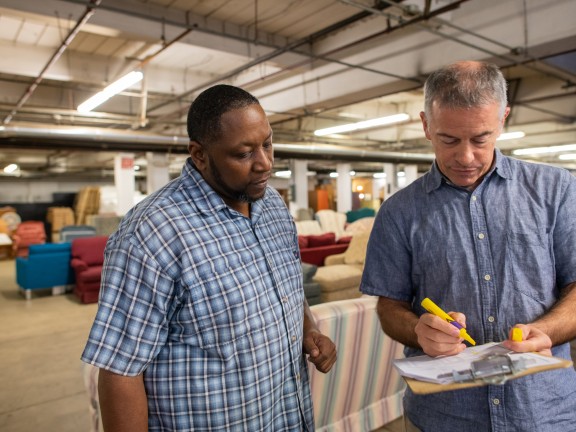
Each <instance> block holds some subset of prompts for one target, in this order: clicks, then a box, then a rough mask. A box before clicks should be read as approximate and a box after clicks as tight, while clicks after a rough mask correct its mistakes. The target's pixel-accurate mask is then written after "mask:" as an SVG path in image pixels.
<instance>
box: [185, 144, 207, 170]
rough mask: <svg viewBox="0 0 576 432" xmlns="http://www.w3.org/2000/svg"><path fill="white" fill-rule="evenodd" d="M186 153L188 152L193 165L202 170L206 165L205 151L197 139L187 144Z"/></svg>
mask: <svg viewBox="0 0 576 432" xmlns="http://www.w3.org/2000/svg"><path fill="white" fill-rule="evenodd" d="M188 153H190V157H191V158H192V162H194V165H196V167H197V168H198V169H199V170H200V171H202V170H203V169H204V168H205V167H206V165H207V158H206V152H205V151H204V147H202V144H200V143H199V142H198V141H190V143H189V144H188Z"/></svg>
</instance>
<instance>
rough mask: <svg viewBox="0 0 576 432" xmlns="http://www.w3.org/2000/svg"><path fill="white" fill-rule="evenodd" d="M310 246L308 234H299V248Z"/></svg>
mask: <svg viewBox="0 0 576 432" xmlns="http://www.w3.org/2000/svg"><path fill="white" fill-rule="evenodd" d="M307 247H308V236H303V235H299V236H298V248H299V249H306V248H307Z"/></svg>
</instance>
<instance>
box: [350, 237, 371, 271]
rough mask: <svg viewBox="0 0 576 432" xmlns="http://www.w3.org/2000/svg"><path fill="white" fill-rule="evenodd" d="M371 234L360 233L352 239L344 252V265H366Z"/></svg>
mask: <svg viewBox="0 0 576 432" xmlns="http://www.w3.org/2000/svg"><path fill="white" fill-rule="evenodd" d="M369 238H370V232H360V233H357V234H356V235H354V236H353V237H352V240H350V245H349V246H348V249H346V252H344V263H346V264H364V261H365V259H366V248H367V247H368V239H369Z"/></svg>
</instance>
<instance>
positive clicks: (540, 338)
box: [502, 324, 552, 356]
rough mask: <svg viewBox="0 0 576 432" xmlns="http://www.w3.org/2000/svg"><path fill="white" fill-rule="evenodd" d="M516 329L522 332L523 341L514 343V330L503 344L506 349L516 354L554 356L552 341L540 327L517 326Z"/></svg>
mask: <svg viewBox="0 0 576 432" xmlns="http://www.w3.org/2000/svg"><path fill="white" fill-rule="evenodd" d="M514 327H516V328H519V329H520V330H522V341H518V342H515V341H513V340H512V329H510V335H509V336H508V340H505V341H504V342H502V345H503V346H504V347H506V348H508V349H509V350H512V351H516V352H536V353H538V354H543V355H547V356H551V355H552V350H551V348H552V340H551V339H550V337H549V336H548V335H547V334H546V333H544V332H543V331H542V330H540V329H539V328H538V327H536V326H534V325H530V324H528V325H524V324H516V325H515V326H514Z"/></svg>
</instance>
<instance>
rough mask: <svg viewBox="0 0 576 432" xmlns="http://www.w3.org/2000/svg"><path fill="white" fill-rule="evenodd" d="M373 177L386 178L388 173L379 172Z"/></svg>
mask: <svg viewBox="0 0 576 432" xmlns="http://www.w3.org/2000/svg"><path fill="white" fill-rule="evenodd" d="M372 177H374V178H375V179H379V178H386V173H385V172H377V173H374V174H372Z"/></svg>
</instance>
